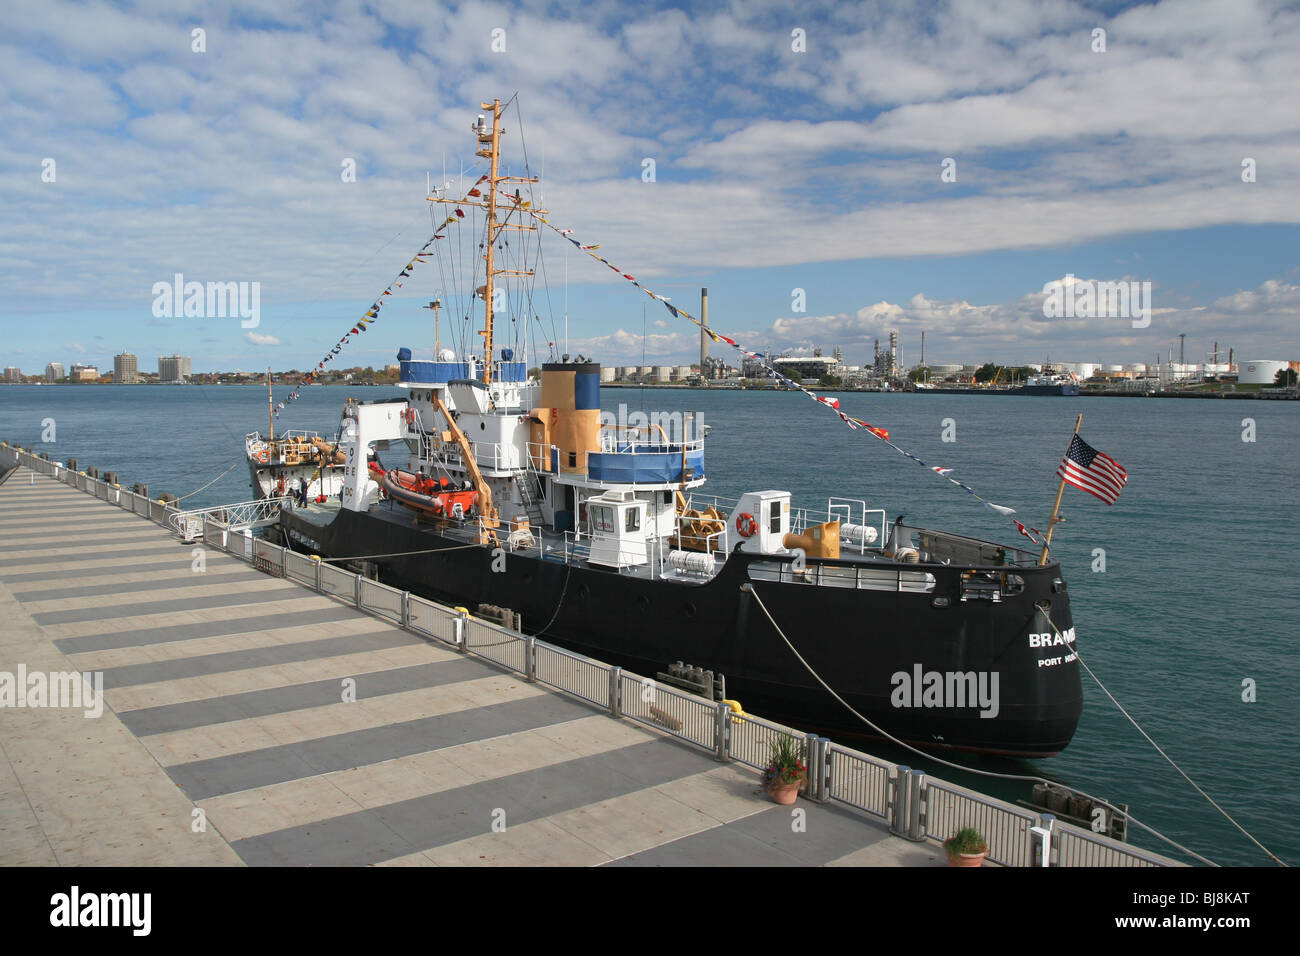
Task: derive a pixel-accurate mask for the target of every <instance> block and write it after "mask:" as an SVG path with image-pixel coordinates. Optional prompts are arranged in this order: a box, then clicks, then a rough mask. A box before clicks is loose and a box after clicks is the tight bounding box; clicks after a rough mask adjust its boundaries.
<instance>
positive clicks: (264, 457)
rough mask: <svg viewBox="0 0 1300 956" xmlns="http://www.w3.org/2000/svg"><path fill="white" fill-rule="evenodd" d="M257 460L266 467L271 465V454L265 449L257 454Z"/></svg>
mask: <svg viewBox="0 0 1300 956" xmlns="http://www.w3.org/2000/svg"><path fill="white" fill-rule="evenodd" d="M257 460H258V461H260V462H261V463H262V464H264V465H266V464H269V463H270V461H271V453H270V451H268V450H267V449H265V448H263V449H262V450H261V451H259V452H258V453H257Z"/></svg>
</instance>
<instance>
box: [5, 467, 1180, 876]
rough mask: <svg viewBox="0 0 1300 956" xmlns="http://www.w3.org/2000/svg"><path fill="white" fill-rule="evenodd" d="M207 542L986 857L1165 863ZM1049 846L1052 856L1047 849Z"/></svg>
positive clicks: (523, 640) (111, 496) (596, 668)
mask: <svg viewBox="0 0 1300 956" xmlns="http://www.w3.org/2000/svg"><path fill="white" fill-rule="evenodd" d="M6 459H7V460H8V461H10V462H17V463H20V464H23V465H26V466H28V467H30V468H32V469H33V470H34V471H36V472H38V473H40V474H45V475H50V476H52V477H56V478H57V480H60V481H66V482H67V483H68V485H69V486H71V487H76V488H79V489H81V490H83V491H87V492H88V493H90V494H93V495H95V496H96V497H100V498H103V499H104V500H106V501H110V502H112V503H114V504H116V505H117V506H118V507H120V508H122V509H123V510H125V511H132V512H134V513H136V514H139V515H142V516H145V517H148V518H149V519H150V520H152V521H154V522H156V523H158V524H160V525H162V526H163V527H165V528H169V529H171V528H172V518H173V516H175V515H178V514H180V512H179V511H178V509H176V508H175V507H174V506H171V505H166V504H164V503H163V502H161V501H153V500H150V499H148V498H145V497H142V496H140V495H137V494H135V493H134V492H131V491H126V490H124V489H122V488H120V487H117V486H113V485H108V484H106V483H105V482H103V481H100V480H98V479H94V478H89V477H88V476H87V475H85V474H84V473H82V472H73V471H70V470H68V469H67V468H65V467H64V466H62V465H61V464H59V463H57V462H48V461H45V460H43V459H39V458H36V457H35V456H32V455H30V454H29V453H27V452H23V451H19V450H17V449H14V448H13V447H12V446H0V460H6ZM201 534H202V538H203V541H204V543H205V544H207V545H208V546H210V547H213V548H216V549H219V550H221V551H224V552H226V553H228V554H231V555H233V556H234V557H236V558H239V559H240V560H243V561H246V562H248V563H250V564H252V565H253V566H254V567H256V568H258V569H260V570H262V571H265V572H267V573H269V574H272V575H276V576H279V577H288V578H290V579H292V580H294V581H296V582H298V583H299V584H302V585H304V586H306V587H309V588H312V589H313V590H315V591H317V592H319V593H321V594H327V595H331V596H333V597H336V598H338V599H340V600H343V601H346V602H347V603H348V604H351V605H354V606H355V607H358V608H360V609H362V610H364V611H368V612H370V613H374V614H377V615H379V616H381V617H384V618H386V619H388V620H391V621H393V622H394V623H397V624H401V625H402V626H404V627H406V628H408V629H410V630H412V631H414V632H416V633H419V634H422V635H425V636H427V637H430V638H433V639H435V640H438V641H442V642H444V643H446V644H448V645H451V646H453V647H455V648H456V649H457V650H459V651H460V652H462V653H473V654H474V655H475V656H476V657H481V658H486V659H488V660H491V661H493V662H495V663H497V664H498V665H501V666H503V667H506V668H508V669H510V670H511V671H514V672H516V673H518V674H521V675H523V676H524V677H525V679H527V680H536V681H538V682H540V683H543V684H546V685H548V686H550V687H553V688H556V689H558V690H560V691H563V692H564V693H566V694H570V695H572V696H574V697H577V698H579V699H581V700H584V701H587V702H589V703H591V704H593V705H595V706H597V707H600V708H601V709H602V710H605V711H607V712H608V713H610V714H612V715H614V716H616V717H627V718H629V719H631V720H634V721H637V722H638V723H641V724H644V725H646V726H649V727H653V728H654V729H655V730H657V731H659V732H662V733H665V734H669V735H671V736H673V737H676V738H678V739H680V740H684V741H687V742H689V743H691V744H694V745H696V746H699V747H701V748H703V749H705V750H707V751H709V752H711V753H712V754H713V755H714V756H715V757H716V758H717V759H719V760H730V761H734V762H736V763H740V764H743V765H745V766H748V767H752V768H754V769H756V770H760V771H761V770H763V769H764V768H765V767H766V766H767V763H768V759H769V756H770V748H771V745H772V743H773V742H775V741H776V740H778V739H779V738H780V736H781V735H782V734H789V735H791V736H793V737H795V738H796V739H797V740H798V741H800V742H801V744H802V745H803V747H804V753H805V757H806V763H807V766H808V770H809V774H808V782H807V786H806V790H805V795H806V796H807V797H808V798H809V799H812V800H815V801H817V802H822V803H829V802H835V803H839V804H843V805H845V806H849V807H854V808H856V809H858V810H860V811H863V812H864V813H866V814H869V815H871V816H873V817H876V818H879V819H882V820H885V821H887V822H888V823H889V826H890V829H891V831H893V832H894V833H896V834H898V835H900V836H903V837H906V838H909V839H912V840H918V841H920V840H926V839H929V840H936V841H942V840H944V839H946V838H947V837H949V836H952V835H953V834H954V833H956V832H957V831H958V830H959V829H961V828H962V827H966V826H972V827H975V828H976V829H978V830H979V831H980V833H981V834H982V835H983V836H984V838H985V839H986V840H987V842H988V844H989V859H990V860H992V861H994V862H996V863H1000V864H1003V865H1005V866H1041V865H1044V863H1046V864H1047V865H1050V866H1124V867H1132V866H1169V865H1176V864H1174V861H1172V860H1169V859H1166V858H1164V857H1161V856H1159V855H1157V854H1154V853H1150V852H1148V851H1145V850H1142V849H1139V848H1137V847H1133V846H1129V845H1128V844H1125V843H1120V842H1118V841H1116V840H1112V839H1110V838H1109V837H1106V836H1103V835H1100V834H1096V833H1090V832H1087V831H1085V830H1079V829H1077V828H1075V827H1071V826H1069V825H1066V824H1061V823H1059V822H1057V821H1056V820H1055V819H1054V817H1053V816H1052V815H1051V814H1048V813H1042V814H1035V813H1033V812H1031V811H1029V810H1026V809H1022V808H1019V807H1016V806H1013V805H1011V804H1008V803H1005V802H1003V801H1001V800H996V799H993V798H990V797H985V796H983V795H981V794H977V793H975V792H973V791H970V790H966V789H964V788H961V787H958V786H955V785H953V784H950V783H947V782H945V781H942V780H937V779H933V778H930V777H928V776H926V775H925V774H923V773H921V772H919V771H911V770H909V769H908V768H907V767H900V766H898V765H895V764H892V763H889V762H887V761H884V760H880V759H878V758H875V757H871V756H869V755H867V754H864V753H861V752H859V751H856V750H852V749H850V748H847V747H842V746H840V745H839V744H832V743H831V742H830V741H828V740H826V738H824V737H817V736H815V735H808V734H804V733H801V732H799V731H796V730H794V729H792V728H789V727H785V726H783V725H781V724H778V723H774V722H772V721H769V720H764V719H762V718H761V717H755V716H753V715H752V714H741V713H733V712H732V711H731V709H730V708H729V707H728V706H727V705H726V704H724V703H722V702H715V701H711V700H707V699H705V698H702V697H697V696H695V695H693V694H690V693H687V692H685V691H681V690H678V689H676V688H673V687H667V686H664V685H663V684H660V683H657V682H656V681H654V680H651V679H649V678H645V677H642V676H640V675H637V674H633V673H630V672H626V671H623V670H622V669H621V668H618V667H613V666H611V665H608V664H604V663H601V662H600V661H595V660H591V659H590V658H587V657H583V656H582V655H580V654H575V653H572V652H571V651H566V650H564V649H562V648H559V647H555V646H553V645H550V644H546V643H544V642H542V641H538V640H536V639H535V638H531V637H527V636H525V635H522V634H519V633H517V632H514V631H511V630H510V629H508V628H505V627H500V626H498V625H496V624H494V623H491V622H489V621H485V620H481V619H479V618H475V617H471V616H470V615H469V614H467V613H465V612H464V611H460V610H456V609H454V608H449V607H445V606H443V605H441V604H438V603H437V602H435V601H430V600H428V599H426V598H422V597H419V596H418V595H414V594H410V593H408V592H404V591H398V590H397V589H395V588H392V587H389V586H388V585H385V584H380V583H378V582H376V581H372V580H368V579H367V578H365V577H363V576H361V575H358V574H354V573H353V572H350V571H346V570H343V569H342V568H337V567H334V566H333V565H331V564H329V563H328V562H324V561H321V560H319V559H317V558H314V557H312V556H308V555H303V554H299V553H297V552H295V551H292V550H290V549H287V548H282V547H279V546H278V545H275V544H272V543H271V542H269V541H266V540H264V539H262V538H257V537H253V536H252V535H251V534H249V533H247V532H246V531H232V530H231V529H230V527H229V525H227V524H224V523H223V522H221V521H218V520H216V519H215V518H214V517H212V516H211V515H205V516H204V518H203V521H202V528H201ZM1044 851H1046V854H1047V859H1046V861H1044V860H1043V854H1044Z"/></svg>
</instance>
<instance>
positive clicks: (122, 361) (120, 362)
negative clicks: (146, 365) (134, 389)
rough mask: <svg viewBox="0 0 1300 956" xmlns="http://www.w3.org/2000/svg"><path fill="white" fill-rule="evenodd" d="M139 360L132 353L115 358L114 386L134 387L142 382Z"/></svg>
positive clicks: (115, 356) (124, 353)
mask: <svg viewBox="0 0 1300 956" xmlns="http://www.w3.org/2000/svg"><path fill="white" fill-rule="evenodd" d="M137 363H138V360H137V359H136V357H135V356H134V355H132V354H131V353H130V352H123V353H122V354H120V355H114V356H113V384H114V385H134V384H135V383H136V382H138V381H139V380H140V369H139V366H138V364H137Z"/></svg>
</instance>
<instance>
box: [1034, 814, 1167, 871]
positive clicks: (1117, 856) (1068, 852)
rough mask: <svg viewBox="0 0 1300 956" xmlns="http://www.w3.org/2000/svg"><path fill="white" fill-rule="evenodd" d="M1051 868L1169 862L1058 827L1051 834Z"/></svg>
mask: <svg viewBox="0 0 1300 956" xmlns="http://www.w3.org/2000/svg"><path fill="white" fill-rule="evenodd" d="M1052 845H1053V847H1054V848H1055V852H1054V853H1053V854H1052V856H1053V859H1052V866H1125V867H1134V866H1168V865H1169V861H1168V860H1166V859H1164V858H1163V857H1160V856H1158V855H1156V854H1154V853H1148V852H1146V851H1144V850H1142V849H1140V848H1139V847H1135V846H1130V845H1128V844H1127V843H1116V842H1115V841H1114V840H1109V839H1107V838H1105V837H1103V836H1099V835H1098V834H1095V833H1089V832H1088V831H1087V830H1080V829H1078V828H1076V827H1072V826H1070V825H1069V824H1062V823H1058V824H1057V825H1056V827H1055V829H1054V830H1053V840H1052Z"/></svg>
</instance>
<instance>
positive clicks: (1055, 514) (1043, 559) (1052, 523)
mask: <svg viewBox="0 0 1300 956" xmlns="http://www.w3.org/2000/svg"><path fill="white" fill-rule="evenodd" d="M1082 424H1083V413H1082V412H1081V413H1080V414H1079V417H1078V418H1077V419H1075V422H1074V434H1075V435H1077V434H1079V426H1080V425H1082ZM1070 441H1071V443H1073V441H1074V435H1071V436H1070ZM1065 452H1066V454H1069V452H1070V449H1069V446H1068V445H1067V446H1066V449H1065ZM1064 494H1065V479H1064V478H1062V479H1061V487H1059V488H1057V489H1056V504H1054V505H1052V517H1051V519H1050V520H1049V521H1048V522H1047V540H1046V541H1044V542H1043V553H1042V554H1041V555H1040V556H1039V558H1038V564H1039V566H1040V567H1041V566H1042V565H1044V564H1046V563H1047V552H1048V549H1049V547H1050V546H1051V544H1052V532H1053V531H1055V530H1056V525H1057V523H1058V522H1061V521H1064V520H1065V519H1064V518H1061V517H1059V513H1060V510H1061V496H1062V495H1064Z"/></svg>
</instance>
